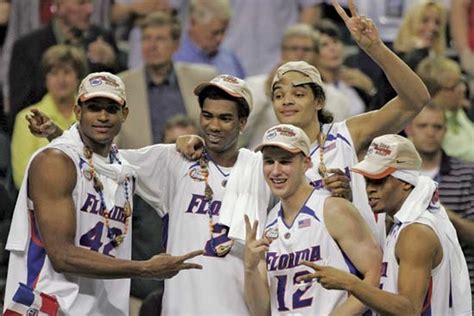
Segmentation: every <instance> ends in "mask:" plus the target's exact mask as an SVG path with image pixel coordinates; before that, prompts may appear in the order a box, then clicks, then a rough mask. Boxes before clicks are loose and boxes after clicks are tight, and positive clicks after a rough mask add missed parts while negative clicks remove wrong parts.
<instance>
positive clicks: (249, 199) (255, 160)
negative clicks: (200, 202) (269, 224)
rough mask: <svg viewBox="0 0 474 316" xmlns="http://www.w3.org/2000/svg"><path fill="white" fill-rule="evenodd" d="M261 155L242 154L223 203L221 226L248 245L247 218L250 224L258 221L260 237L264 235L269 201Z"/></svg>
mask: <svg viewBox="0 0 474 316" xmlns="http://www.w3.org/2000/svg"><path fill="white" fill-rule="evenodd" d="M262 166H263V162H262V154H261V153H260V152H258V153H255V152H253V151H250V150H248V149H245V148H242V149H240V150H239V156H238V158H237V161H236V163H235V165H234V167H233V168H232V172H231V174H230V176H229V181H228V182H227V186H226V189H225V193H224V198H223V200H222V206H221V209H220V214H219V223H220V224H223V225H226V226H228V227H230V229H229V234H228V236H229V238H231V239H234V240H236V241H239V242H242V243H245V221H244V215H245V214H246V215H247V216H248V217H249V219H250V222H251V223H252V222H253V221H254V220H258V222H259V225H258V230H257V237H260V236H261V235H262V234H263V229H264V227H265V221H266V218H267V208H268V203H269V201H270V188H268V186H267V184H266V183H265V179H264V177H263V169H262Z"/></svg>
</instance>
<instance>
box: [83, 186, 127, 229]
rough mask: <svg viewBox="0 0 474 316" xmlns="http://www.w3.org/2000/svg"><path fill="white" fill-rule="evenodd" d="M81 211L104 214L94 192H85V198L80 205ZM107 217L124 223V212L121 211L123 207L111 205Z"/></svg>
mask: <svg viewBox="0 0 474 316" xmlns="http://www.w3.org/2000/svg"><path fill="white" fill-rule="evenodd" d="M81 211H82V212H85V213H91V214H99V215H100V216H103V215H104V210H103V209H102V208H101V207H100V199H99V197H98V196H96V195H95V194H91V193H87V197H86V200H85V202H84V204H83V205H82V207H81ZM109 219H110V220H112V221H118V222H121V223H125V214H124V213H123V207H120V206H116V205H114V207H112V209H111V210H110V212H109Z"/></svg>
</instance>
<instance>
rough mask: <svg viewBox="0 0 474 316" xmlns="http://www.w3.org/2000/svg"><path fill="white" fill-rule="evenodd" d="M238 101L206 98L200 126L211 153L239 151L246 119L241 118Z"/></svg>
mask: <svg viewBox="0 0 474 316" xmlns="http://www.w3.org/2000/svg"><path fill="white" fill-rule="evenodd" d="M238 106H239V105H238V103H237V102H236V101H231V100H225V99H219V100H214V99H210V98H206V99H205V100H204V103H203V105H202V109H201V115H200V125H201V129H202V132H203V137H204V140H205V141H206V146H207V148H208V150H209V151H210V152H214V153H225V152H227V151H230V150H232V151H237V148H238V147H237V142H238V140H239V134H240V131H241V130H243V128H244V127H245V123H246V122H247V119H246V118H243V117H241V118H239V113H238Z"/></svg>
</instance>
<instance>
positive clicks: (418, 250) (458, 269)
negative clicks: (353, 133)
mask: <svg viewBox="0 0 474 316" xmlns="http://www.w3.org/2000/svg"><path fill="white" fill-rule="evenodd" d="M420 166H421V158H420V156H419V155H418V153H417V151H416V149H415V146H414V145H413V144H412V143H411V141H409V140H408V139H406V138H403V137H401V136H398V135H384V136H380V137H377V138H375V139H374V140H373V141H372V143H371V145H370V148H369V150H368V152H367V155H366V156H365V158H364V160H363V161H361V162H360V163H359V164H357V165H356V166H354V168H353V171H354V172H357V173H360V174H362V175H364V176H365V178H366V181H367V194H368V196H369V201H370V204H371V206H372V209H373V210H374V212H376V213H380V212H384V213H387V214H388V215H390V216H392V217H393V218H394V221H395V223H394V224H393V226H392V228H391V231H390V233H389V234H388V236H387V240H386V244H385V251H384V255H383V266H382V267H383V268H382V275H381V277H382V278H381V287H380V288H381V289H379V287H374V286H371V285H369V284H365V283H364V282H360V280H358V279H357V278H355V277H353V276H352V275H350V274H348V273H346V272H343V271H341V270H338V269H336V268H334V267H323V266H320V265H317V264H314V263H310V262H305V263H304V264H305V265H306V266H308V267H311V268H313V269H314V270H315V271H314V272H313V273H311V274H308V275H306V276H303V277H302V278H300V279H301V280H306V281H308V280H311V279H315V278H316V279H317V280H318V282H320V283H321V285H322V286H323V287H325V288H327V289H336V290H347V291H349V292H350V293H351V294H352V295H353V296H355V297H357V298H358V299H360V300H361V301H362V302H364V303H365V304H366V305H367V306H369V307H370V308H372V309H374V310H375V311H377V312H378V313H380V314H384V315H385V314H387V315H443V316H445V315H466V316H467V315H472V308H471V289H470V282H469V274H468V271H467V265H466V260H465V258H464V255H463V253H462V250H461V247H460V245H459V241H458V239H457V236H456V231H455V229H454V227H453V225H452V224H451V222H450V221H449V218H448V216H447V214H446V211H445V209H444V207H443V206H442V205H441V204H440V203H439V199H438V192H437V188H436V187H437V185H436V183H435V182H434V181H432V180H431V179H430V178H429V177H426V176H420V175H419V170H420ZM300 279H299V280H300Z"/></svg>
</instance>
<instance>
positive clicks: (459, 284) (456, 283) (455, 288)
mask: <svg viewBox="0 0 474 316" xmlns="http://www.w3.org/2000/svg"><path fill="white" fill-rule="evenodd" d="M437 187H438V184H437V183H436V182H435V181H433V180H431V178H429V177H426V176H419V178H418V182H417V184H416V186H415V188H414V189H413V191H412V192H411V193H410V194H409V195H408V198H407V199H406V200H405V203H403V205H402V207H401V209H400V211H398V212H397V213H396V214H395V216H394V217H395V221H398V222H402V223H407V222H414V221H416V220H417V219H418V218H419V217H420V216H421V215H422V214H423V213H424V212H430V213H431V214H436V217H437V218H438V220H440V221H442V223H443V224H442V225H438V229H439V230H441V231H440V233H441V234H444V235H445V236H446V238H447V240H448V241H449V248H448V253H444V256H446V258H448V260H449V265H450V274H451V292H452V293H451V297H452V300H453V304H452V310H453V315H470V312H471V305H470V304H467V305H466V304H465V302H458V300H461V299H462V298H465V297H466V296H469V292H470V281H469V272H468V269H467V265H466V261H465V259H464V254H463V252H462V249H461V246H460V245H459V240H458V237H457V234H456V229H455V228H454V226H453V224H452V223H451V221H450V220H449V217H448V214H447V213H446V210H445V208H444V207H443V206H442V205H441V203H440V201H439V198H438V196H437V193H436V190H437ZM465 292H468V293H467V294H466V293H465Z"/></svg>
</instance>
